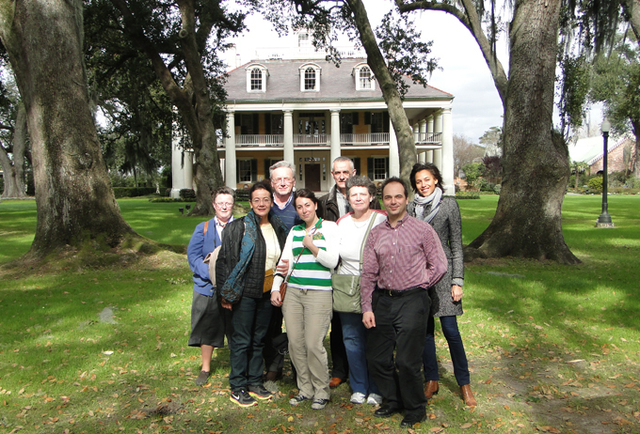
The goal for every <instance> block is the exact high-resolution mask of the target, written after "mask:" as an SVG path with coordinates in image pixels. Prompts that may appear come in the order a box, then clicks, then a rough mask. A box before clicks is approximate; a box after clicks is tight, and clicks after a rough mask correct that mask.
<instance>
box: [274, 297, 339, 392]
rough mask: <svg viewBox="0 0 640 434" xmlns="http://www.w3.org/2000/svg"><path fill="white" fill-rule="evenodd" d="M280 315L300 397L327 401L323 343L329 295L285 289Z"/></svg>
mask: <svg viewBox="0 0 640 434" xmlns="http://www.w3.org/2000/svg"><path fill="white" fill-rule="evenodd" d="M282 314H283V316H284V324H285V327H286V328H287V337H288V339H289V356H290V357H291V362H292V363H293V366H294V367H295V368H296V372H297V375H298V379H297V380H298V389H299V391H300V393H301V394H302V395H303V396H305V397H307V398H314V399H329V398H330V392H329V365H328V361H327V352H326V350H325V349H324V344H323V342H324V338H325V336H327V332H328V331H329V324H330V323H331V317H332V315H333V297H332V293H331V291H306V292H303V291H302V290H300V289H297V288H292V287H288V288H287V295H286V297H285V299H284V303H283V305H282Z"/></svg>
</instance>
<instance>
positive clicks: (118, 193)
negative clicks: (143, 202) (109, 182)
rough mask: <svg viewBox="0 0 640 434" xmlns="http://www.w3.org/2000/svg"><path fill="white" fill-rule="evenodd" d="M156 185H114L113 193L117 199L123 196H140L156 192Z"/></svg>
mask: <svg viewBox="0 0 640 434" xmlns="http://www.w3.org/2000/svg"><path fill="white" fill-rule="evenodd" d="M155 192H156V189H155V187H113V194H114V195H115V197H116V199H120V198H122V197H138V196H146V195H149V194H154V193H155Z"/></svg>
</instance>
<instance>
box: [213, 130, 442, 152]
mask: <svg viewBox="0 0 640 434" xmlns="http://www.w3.org/2000/svg"><path fill="white" fill-rule="evenodd" d="M389 142H390V134H389V133H357V134H356V133H354V134H340V146H341V147H342V146H345V147H349V146H353V147H360V146H364V147H370V146H374V147H375V146H380V147H385V146H389ZM235 145H236V147H237V148H256V147H271V148H283V147H284V134H237V135H236V136H235ZM416 145H435V146H439V145H442V133H427V134H422V135H418V141H417V142H416ZM293 146H295V147H297V148H299V147H327V148H329V147H331V136H330V135H329V134H294V135H293ZM221 147H224V143H223V144H222V146H221Z"/></svg>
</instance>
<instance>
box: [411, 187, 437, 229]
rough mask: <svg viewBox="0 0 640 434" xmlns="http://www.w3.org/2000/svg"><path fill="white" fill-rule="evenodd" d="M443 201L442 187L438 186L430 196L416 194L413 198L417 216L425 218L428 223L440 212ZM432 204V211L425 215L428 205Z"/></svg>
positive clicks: (421, 218)
mask: <svg viewBox="0 0 640 434" xmlns="http://www.w3.org/2000/svg"><path fill="white" fill-rule="evenodd" d="M441 201H442V189H440V188H439V187H436V189H435V190H434V191H433V193H431V194H430V195H429V196H426V197H425V196H420V195H419V194H416V196H415V197H414V198H413V205H414V209H415V212H416V218H417V219H420V220H424V221H426V222H427V223H431V220H433V218H434V217H435V216H436V214H438V210H439V209H440V202H441ZM429 204H431V211H430V212H429V214H428V215H427V216H426V217H424V213H425V210H426V209H427V205H429Z"/></svg>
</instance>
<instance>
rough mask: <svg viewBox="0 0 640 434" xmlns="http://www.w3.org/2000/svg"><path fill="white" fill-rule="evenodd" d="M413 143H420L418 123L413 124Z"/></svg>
mask: <svg viewBox="0 0 640 434" xmlns="http://www.w3.org/2000/svg"><path fill="white" fill-rule="evenodd" d="M412 128H413V141H414V142H415V143H418V142H419V141H420V123H418V122H416V123H415V124H413V127H412Z"/></svg>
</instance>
